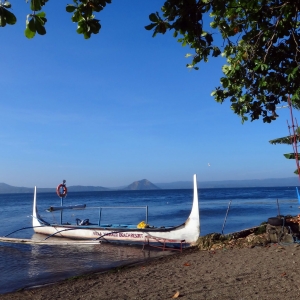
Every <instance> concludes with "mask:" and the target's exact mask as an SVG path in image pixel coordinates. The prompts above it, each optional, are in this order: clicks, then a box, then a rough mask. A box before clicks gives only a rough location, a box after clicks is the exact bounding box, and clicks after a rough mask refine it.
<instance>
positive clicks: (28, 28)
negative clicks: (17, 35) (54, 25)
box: [25, 18, 36, 39]
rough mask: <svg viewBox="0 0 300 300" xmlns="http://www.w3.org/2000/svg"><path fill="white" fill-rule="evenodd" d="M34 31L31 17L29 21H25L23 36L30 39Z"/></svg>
mask: <svg viewBox="0 0 300 300" xmlns="http://www.w3.org/2000/svg"><path fill="white" fill-rule="evenodd" d="M35 33H36V28H35V23H34V19H33V18H32V19H31V20H30V21H27V22H26V29H25V36H26V37H27V38H28V39H32V38H33V37H34V36H35Z"/></svg>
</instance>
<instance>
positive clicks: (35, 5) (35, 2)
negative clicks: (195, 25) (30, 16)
mask: <svg viewBox="0 0 300 300" xmlns="http://www.w3.org/2000/svg"><path fill="white" fill-rule="evenodd" d="M30 9H31V10H33V11H39V10H41V9H42V3H41V0H31V1H30Z"/></svg>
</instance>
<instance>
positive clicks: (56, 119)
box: [0, 0, 297, 187]
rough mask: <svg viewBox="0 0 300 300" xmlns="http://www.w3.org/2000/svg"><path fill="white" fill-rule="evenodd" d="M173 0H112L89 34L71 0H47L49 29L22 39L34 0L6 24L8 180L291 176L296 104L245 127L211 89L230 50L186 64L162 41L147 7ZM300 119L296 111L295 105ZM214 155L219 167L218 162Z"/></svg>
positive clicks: (168, 40)
mask: <svg viewBox="0 0 300 300" xmlns="http://www.w3.org/2000/svg"><path fill="white" fill-rule="evenodd" d="M163 2H164V1H160V0H151V1H140V0H122V1H116V0H115V1H113V3H112V4H110V5H108V6H107V7H106V8H105V10H104V11H103V12H101V13H100V14H99V16H98V18H99V19H100V20H101V24H102V29H101V31H100V34H98V35H95V36H93V37H92V38H91V39H90V40H85V39H84V38H83V36H81V35H78V34H77V33H76V24H73V23H72V22H71V20H70V17H71V14H69V13H67V12H65V5H66V4H68V3H72V1H53V0H51V1H49V2H48V3H47V5H46V7H45V8H44V11H45V12H46V14H47V16H46V17H47V19H48V22H47V27H46V28H47V34H46V35H45V36H36V37H35V38H34V39H32V40H28V39H26V38H25V36H24V29H25V19H26V15H27V14H28V13H30V9H29V5H28V4H26V3H25V1H16V0H11V3H12V5H13V11H14V13H15V14H16V16H17V18H18V22H17V24H16V25H14V26H6V27H5V28H1V30H0V34H1V57H0V62H1V81H0V87H1V97H0V126H1V129H2V130H1V131H0V137H1V138H0V157H1V165H2V167H1V169H0V182H4V183H7V184H10V185H14V186H26V187H31V186H34V185H37V186H38V187H55V186H56V185H57V184H59V183H60V182H61V181H62V179H66V180H67V185H100V186H105V187H116V186H121V185H126V184H130V183H131V182H133V181H135V180H141V179H145V178H146V179H148V180H150V181H151V182H153V183H164V182H172V181H180V180H184V181H186V180H192V175H193V174H194V173H196V174H197V176H198V180H199V181H211V180H227V179H233V180H235V179H263V178H272V177H276V178H281V177H292V176H294V175H293V171H294V170H295V169H296V165H295V162H294V161H293V160H287V159H285V158H284V156H283V153H288V152H292V147H291V146H288V145H277V146H273V145H271V144H269V142H268V141H269V140H270V139H273V138H277V137H282V136H286V135H288V127H287V120H289V111H288V110H287V109H281V110H280V111H279V113H280V118H279V119H278V120H277V121H276V122H274V123H273V124H264V123H263V122H262V121H261V120H259V121H255V122H246V123H245V124H243V125H242V124H241V120H240V118H239V117H238V116H236V115H235V114H234V113H233V112H232V111H231V109H230V103H229V101H227V102H225V103H223V104H222V105H221V104H218V103H216V102H215V101H214V99H213V98H212V97H211V96H210V94H211V92H212V91H213V90H214V88H215V87H216V86H218V85H219V79H220V77H221V75H222V72H221V67H222V65H223V64H224V63H225V61H223V60H222V59H211V60H210V62H209V63H207V64H204V63H201V64H200V65H199V67H200V70H199V71H189V70H188V69H187V68H186V67H185V66H186V64H187V63H189V59H188V58H185V54H186V53H189V52H191V51H190V50H189V48H187V47H185V48H184V47H182V46H181V45H180V44H179V43H178V42H177V41H176V39H174V38H173V37H172V34H171V33H169V34H166V35H164V36H162V35H159V36H157V37H155V38H152V32H149V31H146V30H145V29H144V26H145V25H148V24H149V23H150V22H149V19H148V15H149V14H150V13H151V12H155V11H158V10H159V9H160V7H161V6H162V4H163ZM294 115H295V116H296V117H297V113H296V112H294ZM209 164H210V166H209Z"/></svg>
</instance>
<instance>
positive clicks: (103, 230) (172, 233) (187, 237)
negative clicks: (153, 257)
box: [32, 175, 200, 245]
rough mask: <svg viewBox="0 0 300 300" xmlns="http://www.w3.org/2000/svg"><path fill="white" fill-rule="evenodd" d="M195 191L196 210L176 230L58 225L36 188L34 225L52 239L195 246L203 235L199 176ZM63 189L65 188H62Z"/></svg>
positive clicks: (65, 207)
mask: <svg viewBox="0 0 300 300" xmlns="http://www.w3.org/2000/svg"><path fill="white" fill-rule="evenodd" d="M193 181H194V187H193V188H194V192H193V203H192V209H191V212H190V215H189V217H188V219H187V220H186V221H185V222H184V223H183V224H181V225H178V226H172V227H161V228H160V227H148V228H147V226H140V227H142V228H137V225H124V224H123V225H122V226H115V225H109V226H107V225H103V226H102V225H99V224H100V221H99V224H98V225H95V224H89V223H88V222H80V221H79V222H78V220H77V223H76V224H56V223H49V222H47V221H45V220H44V219H43V218H42V217H41V216H40V214H39V212H38V209H37V196H36V187H35V189H34V200H33V215H32V226H33V230H34V231H35V232H36V233H40V234H44V235H47V236H48V237H53V236H54V237H63V238H69V239H74V240H107V241H116V242H128V243H130V242H134V243H135V242H145V241H146V240H147V241H148V242H149V241H152V242H162V241H163V243H172V244H177V243H181V244H182V242H184V243H186V244H190V245H193V244H195V243H196V241H197V239H198V237H199V235H200V217H199V203H198V189H197V176H196V175H194V177H193ZM62 187H64V186H63V185H62ZM65 193H66V189H63V190H62V193H61V194H60V196H64V194H65ZM85 207H86V205H76V206H63V205H61V206H58V207H50V208H49V210H50V211H54V210H61V211H62V210H65V209H85Z"/></svg>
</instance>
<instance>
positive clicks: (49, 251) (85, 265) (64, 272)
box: [15, 234, 173, 289]
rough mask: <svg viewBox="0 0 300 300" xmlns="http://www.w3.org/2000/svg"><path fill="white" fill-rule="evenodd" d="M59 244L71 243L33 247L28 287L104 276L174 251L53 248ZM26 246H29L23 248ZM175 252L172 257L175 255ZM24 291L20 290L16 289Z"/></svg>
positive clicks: (111, 246)
mask: <svg viewBox="0 0 300 300" xmlns="http://www.w3.org/2000/svg"><path fill="white" fill-rule="evenodd" d="M32 239H33V240H38V241H41V240H44V239H45V236H44V235H41V234H34V235H33V237H32ZM57 241H59V243H62V242H64V241H66V243H68V242H70V240H69V239H64V238H54V237H53V238H50V239H48V240H47V242H48V243H49V244H45V245H43V244H42V245H41V244H36V245H35V244H31V245H27V247H28V246H29V247H30V248H31V251H30V254H29V253H28V260H27V261H28V268H27V277H26V278H24V276H23V278H22V281H21V282H22V284H23V286H22V287H24V286H33V285H40V284H46V283H51V282H55V281H59V280H63V279H66V278H69V277H72V276H78V275H82V274H87V273H91V272H101V271H105V270H109V269H111V268H115V267H119V266H121V265H124V264H130V263H136V262H139V261H146V260H148V259H150V258H155V257H160V256H166V255H170V254H172V253H173V251H161V250H157V249H154V248H146V249H145V250H142V245H138V246H134V245H130V246H129V245H120V244H111V243H102V244H100V243H99V242H98V244H89V245H86V244H71V245H70V244H66V245H51V242H53V243H55V242H57ZM23 246H25V245H23ZM171 252H172V253H171ZM17 288H21V286H18V287H17V286H16V287H15V289H17Z"/></svg>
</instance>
